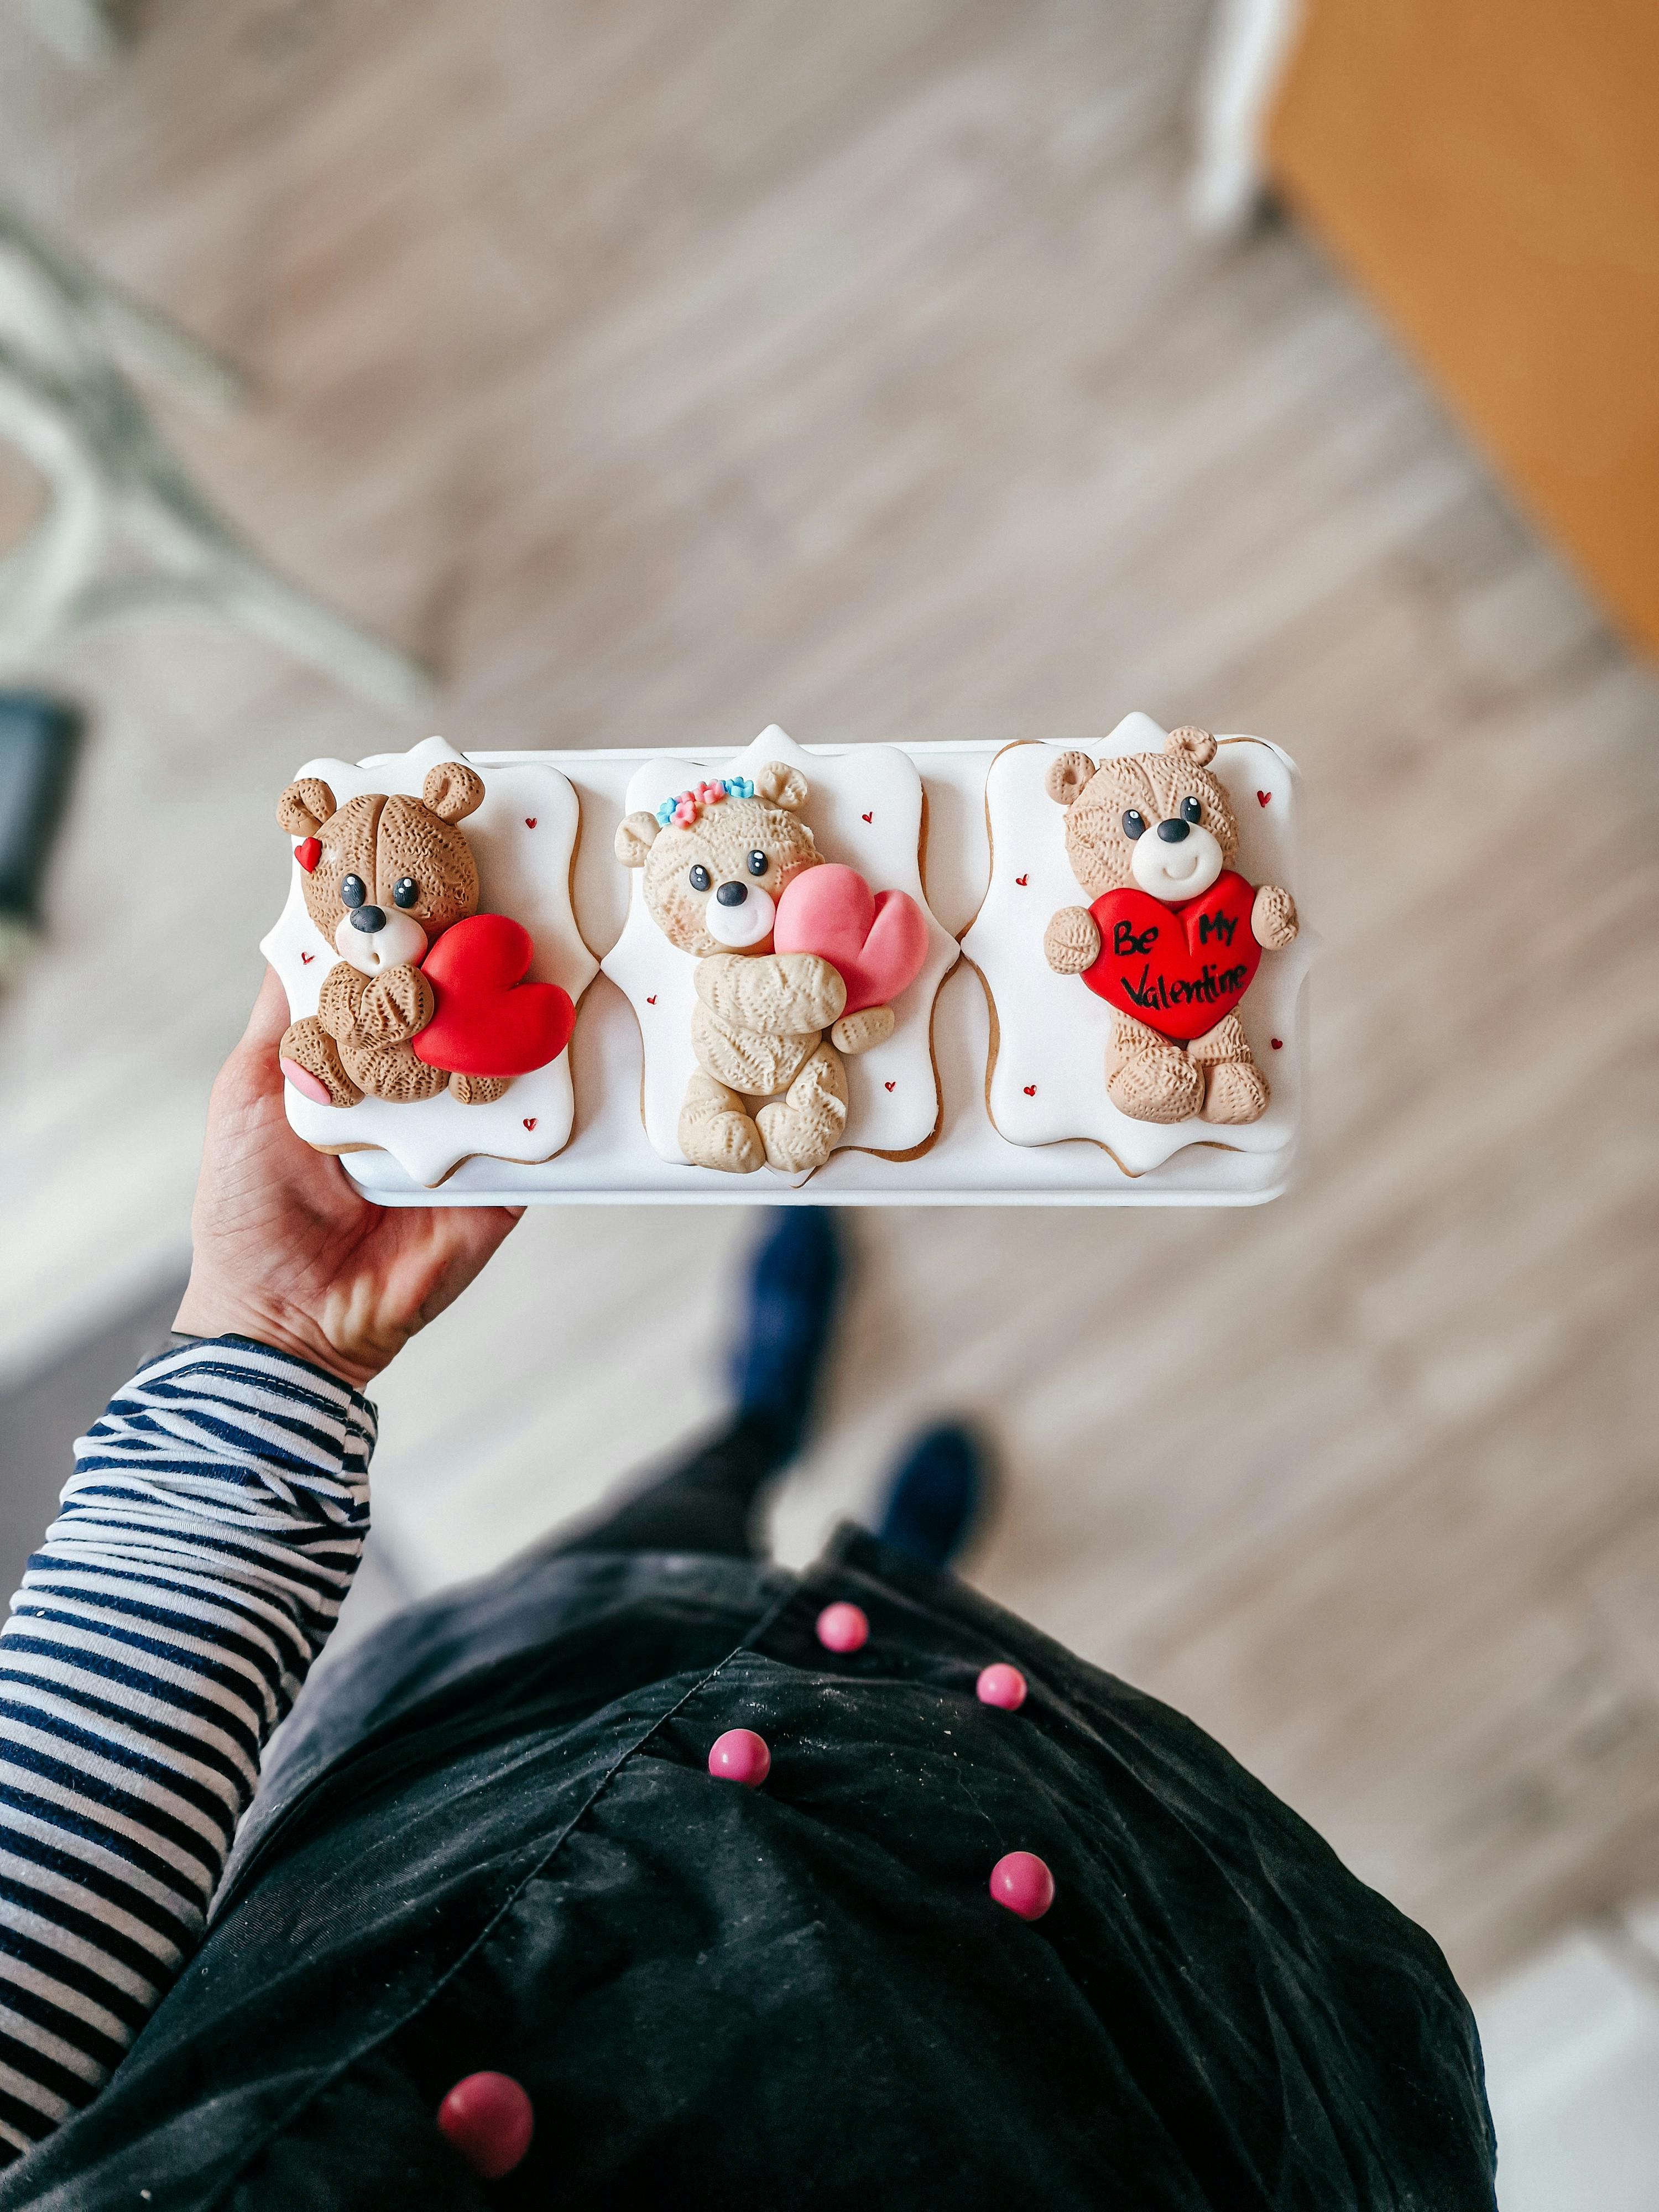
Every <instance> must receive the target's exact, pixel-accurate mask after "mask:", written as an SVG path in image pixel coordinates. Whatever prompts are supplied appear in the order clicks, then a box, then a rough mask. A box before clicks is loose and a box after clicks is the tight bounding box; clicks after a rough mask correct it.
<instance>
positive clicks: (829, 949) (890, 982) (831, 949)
mask: <svg viewBox="0 0 1659 2212" xmlns="http://www.w3.org/2000/svg"><path fill="white" fill-rule="evenodd" d="M772 942H773V944H774V945H776V947H777V949H778V951H780V952H816V953H817V954H818V956H819V957H820V958H822V959H824V960H827V961H828V962H829V965H830V966H831V967H832V968H833V969H835V970H836V974H837V975H839V976H840V977H841V980H842V982H843V983H845V984H846V986H847V1004H846V1006H845V1007H843V1009H842V1012H844V1013H848V1014H856V1013H858V1012H860V1010H861V1009H862V1008H863V1007H865V1006H890V1005H891V1003H892V1001H893V1000H895V999H896V998H897V996H898V994H899V993H900V992H901V991H902V989H903V988H904V987H905V985H906V984H907V983H909V982H913V981H915V977H916V976H917V975H918V974H919V973H920V972H921V963H922V962H923V961H924V960H925V959H926V958H927V917H926V916H925V915H923V913H922V911H921V908H920V907H919V906H918V905H917V904H916V902H915V900H914V899H913V898H911V897H910V896H909V895H908V893H907V892H905V891H882V892H880V893H876V892H873V891H872V890H871V889H870V886H869V884H866V882H865V880H864V878H863V877H862V876H861V875H860V873H859V872H858V870H857V869H856V868H843V867H841V866H837V865H836V864H835V863H834V862H829V861H826V862H824V863H823V865H822V866H819V867H816V868H803V869H802V870H801V871H800V872H799V875H794V876H791V878H789V881H788V882H787V884H785V885H784V887H783V896H782V897H781V899H780V900H779V901H778V918H777V921H775V923H774V925H773V928H772Z"/></svg>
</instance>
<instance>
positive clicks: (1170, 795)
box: [1042, 729, 1297, 1123]
mask: <svg viewBox="0 0 1659 2212" xmlns="http://www.w3.org/2000/svg"><path fill="white" fill-rule="evenodd" d="M1215 750H1216V744H1215V739H1214V738H1212V736H1211V735H1210V734H1209V732H1208V731H1207V730H1194V729H1182V730H1171V731H1170V734H1169V736H1168V737H1167V738H1165V740H1164V750H1163V751H1162V752H1161V753H1133V754H1129V755H1127V756H1126V757H1123V758H1121V759H1118V760H1105V761H1103V762H1102V763H1100V765H1099V767H1098V768H1097V767H1096V765H1095V763H1094V762H1093V761H1091V759H1090V758H1089V757H1088V755H1087V754H1086V753H1062V754H1061V755H1060V757H1059V759H1058V760H1056V761H1055V762H1054V765H1053V767H1052V768H1050V769H1049V770H1048V795H1049V797H1050V798H1051V799H1055V800H1057V801H1058V802H1059V804H1060V805H1061V806H1063V807H1064V808H1065V809H1066V856H1067V858H1068V859H1069V860H1070V861H1071V864H1072V872H1073V875H1075V876H1076V878H1077V879H1078V881H1079V884H1081V885H1082V886H1083V888H1084V890H1085V891H1086V892H1087V893H1088V894H1089V896H1090V897H1091V899H1092V900H1093V902H1094V903H1093V904H1092V905H1091V906H1089V907H1080V906H1068V907H1062V908H1061V909H1060V912H1059V913H1058V914H1057V915H1055V916H1054V920H1053V921H1051V922H1050V923H1049V924H1048V931H1047V933H1046V934H1045V936H1044V938H1043V943H1042V949H1043V952H1044V954H1045V956H1046V957H1047V959H1048V965H1049V966H1050V967H1051V968H1052V969H1054V971H1055V973H1056V974H1057V975H1080V976H1082V978H1083V980H1084V981H1085V983H1086V984H1087V985H1088V986H1089V987H1090V989H1091V990H1092V991H1094V992H1095V993H1097V995H1098V996H1099V997H1101V998H1103V999H1104V1000H1106V1002H1107V1004H1108V1005H1109V1006H1110V1007H1111V1008H1112V1013H1113V1024H1112V1026H1113V1041H1112V1047H1111V1048H1110V1050H1109V1053H1108V1055H1107V1080H1106V1091H1107V1096H1108V1097H1109V1098H1110V1100H1111V1102H1112V1103H1113V1104H1114V1105H1115V1107H1116V1108H1117V1109H1118V1110H1119V1112H1120V1113H1122V1114H1127V1115H1130V1116H1131V1117H1132V1118H1133V1120H1135V1121H1186V1120H1187V1119H1188V1117H1189V1116H1190V1115H1194V1114H1195V1115H1200V1116H1201V1117H1202V1119H1203V1120H1205V1121H1218V1122H1231V1123H1239V1122H1245V1121H1257V1120H1259V1119H1260V1117H1261V1115H1262V1114H1263V1113H1265V1112H1266V1110H1267V1097H1268V1091H1267V1079H1266V1077H1265V1076H1264V1075H1263V1074H1262V1073H1261V1069H1260V1068H1259V1067H1258V1066H1256V1064H1255V1060H1252V1058H1251V1057H1250V1048H1249V1045H1248V1044H1247V1043H1246V1042H1245V1038H1244V1030H1243V1024H1242V1023H1241V1022H1240V1020H1239V1018H1238V1014H1237V1011H1236V1010H1237V1005H1238V1002H1239V1000H1241V999H1242V998H1243V995H1244V993H1245V991H1246V990H1247V989H1248V988H1249V984H1250V981H1251V978H1252V977H1253V976H1254V975H1255V971H1256V968H1257V966H1258V964H1259V963H1260V961H1261V953H1262V950H1263V948H1264V947H1265V948H1266V949H1267V951H1280V950H1282V949H1283V947H1284V946H1285V945H1289V944H1290V943H1291V941H1292V940H1293V939H1294V938H1295V936H1296V933H1297V919H1296V907H1295V904H1294V902H1292V900H1291V895H1290V893H1289V892H1288V891H1286V890H1279V887H1278V886H1277V885H1276V884H1261V886H1260V887H1259V888H1258V889H1255V890H1253V889H1252V888H1251V886H1250V885H1249V884H1248V883H1246V882H1245V880H1244V878H1243V877H1242V876H1240V875H1237V874H1235V873H1234V872H1233V869H1232V863H1233V861H1234V860H1235V859H1236V858H1237V853H1238V823H1237V821H1236V820H1235V819H1234V817H1233V810H1232V807H1231V804H1230V803H1229V801H1228V798H1227V793H1226V792H1225V789H1224V788H1223V787H1222V785H1221V784H1220V782H1219V781H1218V780H1217V779H1216V777H1214V776H1213V775H1210V774H1209V773H1208V769H1209V764H1210V763H1211V762H1212V760H1213V759H1214V758H1215Z"/></svg>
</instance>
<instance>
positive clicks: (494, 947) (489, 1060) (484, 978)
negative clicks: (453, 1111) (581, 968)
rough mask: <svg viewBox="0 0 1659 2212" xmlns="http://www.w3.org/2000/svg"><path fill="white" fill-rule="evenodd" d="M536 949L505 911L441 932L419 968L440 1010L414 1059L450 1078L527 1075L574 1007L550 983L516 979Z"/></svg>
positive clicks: (549, 1051)
mask: <svg viewBox="0 0 1659 2212" xmlns="http://www.w3.org/2000/svg"><path fill="white" fill-rule="evenodd" d="M534 951H535V947H534V946H533V945H532V943H531V941H530V933H529V931H528V930H526V929H520V927H519V925H518V923H517V922H516V921H509V920H508V919H507V916H506V915H504V914H475V915H473V916H472V917H471V920H470V921H458V922H457V923H456V924H455V926H454V927H453V929H447V930H445V932H444V933H443V935H442V936H441V938H439V939H438V940H437V942H436V943H435V945H433V947H432V949H431V951H429V952H428V954H427V956H426V958H425V959H424V960H423V961H422V963H421V966H422V974H423V975H425V977H426V979H427V981H428V983H430V984H431V986H432V988H433V992H434V994H435V996H436V999H437V1001H438V1010H437V1012H435V1014H434V1015H433V1017H432V1019H431V1020H430V1021H429V1022H428V1024H427V1025H426V1027H425V1028H424V1029H423V1030H422V1031H421V1033H420V1035H419V1036H417V1037H416V1039H415V1042H414V1053H415V1057H416V1060H424V1061H425V1062H426V1064H427V1066H428V1067H447V1069H448V1070H449V1072H450V1073H451V1074H453V1075H495V1076H501V1075H527V1074H528V1073H530V1071H531V1069H532V1067H545V1066H546V1065H547V1063H548V1061H549V1060H556V1059H557V1058H558V1056H559V1054H561V1053H562V1051H563V1050H564V1048H565V1047H566V1045H567V1044H568V1042H570V1032H571V1030H572V1029H573V1027H574V1024H575V1020H576V1010H575V1008H574V1006H573V1005H572V1004H571V1002H570V994H569V993H568V991H562V990H560V988H559V987H558V985H557V984H556V983H526V982H525V981H523V980H522V978H523V976H524V975H525V972H526V969H528V968H529V966H530V962H531V958H532V955H533V953H534Z"/></svg>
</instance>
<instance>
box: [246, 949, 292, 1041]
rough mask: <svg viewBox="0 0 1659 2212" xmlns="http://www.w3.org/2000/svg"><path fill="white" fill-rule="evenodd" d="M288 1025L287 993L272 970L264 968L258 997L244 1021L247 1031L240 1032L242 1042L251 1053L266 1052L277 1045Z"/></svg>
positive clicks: (279, 978) (280, 980)
mask: <svg viewBox="0 0 1659 2212" xmlns="http://www.w3.org/2000/svg"><path fill="white" fill-rule="evenodd" d="M288 1024H289V1011H288V993H287V992H286V991H285V990H284V989H283V982H282V978H281V977H280V976H279V975H277V973H276V969H274V968H267V969H265V975H264V981H263V982H262V983H261V984H260V986H259V995H258V998H257V999H255V1000H254V1001H253V1011H252V1013H251V1014H250V1015H249V1016H248V1018H247V1027H246V1029H245V1030H243V1032H242V1042H243V1044H244V1045H245V1046H246V1047H247V1048H249V1049H250V1050H251V1051H254V1052H260V1051H264V1052H270V1051H271V1050H273V1049H274V1048H275V1047H276V1045H277V1044H278V1043H280V1042H281V1041H282V1036H283V1030H286V1029H287V1027H288Z"/></svg>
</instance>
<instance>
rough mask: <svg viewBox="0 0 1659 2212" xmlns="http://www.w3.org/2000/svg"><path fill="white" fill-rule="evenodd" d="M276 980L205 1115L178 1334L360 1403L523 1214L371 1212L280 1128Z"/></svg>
mask: <svg viewBox="0 0 1659 2212" xmlns="http://www.w3.org/2000/svg"><path fill="white" fill-rule="evenodd" d="M288 1018H289V1015H288V997H287V994H286V993H285V992H284V991H283V987H282V984H281V983H280V982H279V981H278V980H277V978H276V974H275V973H274V971H272V970H271V969H266V970H265V979H264V984H263V986H262V987H261V988H260V992H259V995H258V999H256V1000H255V1001H254V1005H253V1012H252V1016H251V1017H250V1018H249V1021H248V1025H247V1029H246V1033H245V1034H244V1036H243V1037H242V1041H241V1042H240V1044H239V1045H238V1046H237V1047H236V1048H235V1050H234V1052H233V1053H232V1054H231V1055H230V1058H229V1059H228V1060H227V1061H226V1062H225V1064H224V1066H222V1068H221V1069H220V1071H219V1075H218V1079H217V1081H216V1083H215V1084H214V1086H213V1095H212V1097H211V1099H210V1102H209V1105H208V1126H207V1139H206V1142H205V1143H204V1146H203V1149H202V1172H201V1177H200V1180H199V1181H198V1182H197V1187H196V1204H195V1206H194V1207H193V1209H192V1210H191V1242H192V1248H193V1249H192V1256H191V1270H190V1282H189V1285H188V1286H187V1288H186V1289H185V1297H184V1303H183V1304H182V1305H180V1307H179V1314H178V1318H177V1320H176V1321H175V1322H174V1323H173V1326H174V1328H178V1329H180V1330H182V1331H185V1333H187V1334H191V1335H194V1336H228V1335H234V1336H246V1337H252V1339H253V1340H254V1341H255V1342H256V1343H258V1344H268V1345H270V1346H273V1347H274V1348H275V1349H276V1350H277V1351H279V1352H295V1353H297V1354H298V1356H299V1357H300V1358H301V1359H309V1360H311V1361H313V1363H314V1364H316V1365H317V1366H319V1367H324V1368H326V1369H327V1370H329V1372H330V1373H331V1374H332V1375H337V1376H338V1377H339V1378H340V1380H341V1381H342V1382H343V1383H350V1384H351V1385H352V1387H353V1388H354V1389H359V1390H361V1389H363V1388H364V1387H365V1386H366V1385H367V1384H368V1383H369V1382H370V1381H371V1380H372V1378H373V1377H374V1376H376V1375H378V1374H379V1373H380V1370H381V1369H382V1368H383V1367H384V1366H386V1364H387V1362H388V1361H389V1360H391V1359H392V1358H393V1356H394V1355H395V1354H396V1353H397V1352H400V1351H401V1350H402V1349H403V1347H404V1345H405V1344H407V1343H408V1341H409V1340H410V1337H411V1336H413V1335H414V1334H415V1332H416V1329H419V1328H424V1327H425V1325H426V1323H427V1322H429V1321H431V1320H432V1319H433V1318H434V1316H436V1315H438V1314H441V1312H442V1311H443V1310H444V1308H445V1307H446V1306H447V1305H448V1304H451V1303H452V1302H453V1300H454V1299H456V1298H458V1297H459V1296H460V1294H461V1292H462V1291H464V1290H465V1288H466V1286H467V1285H468V1284H469V1283H470V1282H471V1280H472V1278H473V1277H474V1276H475V1275H476V1274H477V1273H478V1271H479V1269H480V1268H481V1267H483V1264H484V1262H485V1261H486V1260H488V1259H489V1256H490V1255H491V1254H492V1253H493V1252H494V1251H495V1248H496V1246H497V1245H498V1244H500V1243H501V1240H502V1238H503V1237H506V1235H507V1231H509V1230H510V1229H511V1228H512V1227H513V1224H514V1222H516V1221H517V1220H518V1218H519V1217H520V1214H521V1213H522V1212H524V1208H523V1207H522V1206H375V1205H373V1204H371V1203H370V1201H369V1200H368V1199H366V1198H363V1197H361V1196H360V1195H359V1194H358V1193H357V1192H356V1190H355V1189H354V1188H352V1185H351V1183H350V1182H349V1181H348V1179H347V1177H346V1174H345V1171H344V1170H343V1168H342V1167H341V1165H340V1164H339V1162H338V1161H337V1159H334V1158H331V1156H330V1155H329V1154H327V1153H325V1152H313V1149H312V1147H311V1146H309V1145H307V1143H306V1142H305V1141H304V1139H302V1138H300V1137H296V1136H295V1133H294V1132H293V1130H292V1129H291V1128H290V1127H289V1121H288V1113H287V1109H286V1108H285V1106H284V1104H283V1077H282V1073H281V1070H280V1069H279V1068H278V1066H277V1065H276V1047H277V1043H278V1042H279V1040H280V1039H281V1037H282V1035H283V1030H285V1029H286V1028H287V1026H288Z"/></svg>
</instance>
